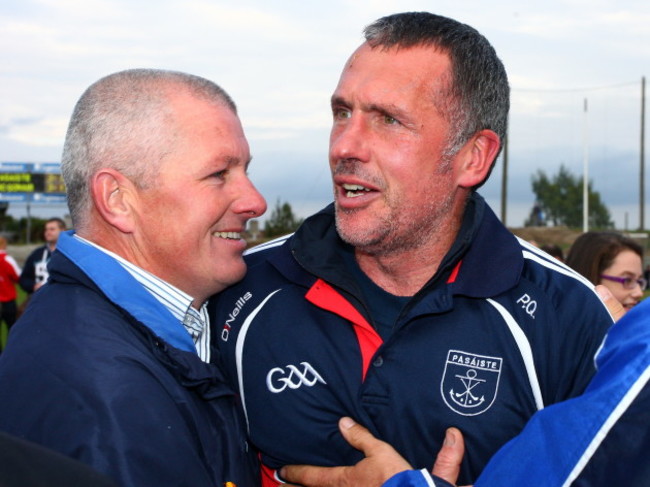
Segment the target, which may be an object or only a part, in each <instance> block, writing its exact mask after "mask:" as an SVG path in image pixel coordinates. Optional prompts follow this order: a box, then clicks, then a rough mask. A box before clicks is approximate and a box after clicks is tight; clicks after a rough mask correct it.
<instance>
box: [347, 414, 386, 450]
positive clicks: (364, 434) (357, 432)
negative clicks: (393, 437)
mask: <svg viewBox="0 0 650 487" xmlns="http://www.w3.org/2000/svg"><path fill="white" fill-rule="evenodd" d="M339 431H340V432H341V434H342V435H343V438H345V440H346V441H347V442H348V443H349V444H350V445H352V446H353V447H354V448H356V449H357V450H359V451H362V452H363V453H364V454H365V455H366V456H368V455H369V453H370V450H372V449H373V448H378V447H379V446H380V445H381V444H382V443H383V442H382V441H381V440H378V439H377V438H375V437H374V436H372V433H370V431H368V430H367V429H366V428H364V427H363V426H361V425H360V424H359V423H357V422H356V421H354V420H353V419H352V418H348V417H344V418H341V419H340V420H339Z"/></svg>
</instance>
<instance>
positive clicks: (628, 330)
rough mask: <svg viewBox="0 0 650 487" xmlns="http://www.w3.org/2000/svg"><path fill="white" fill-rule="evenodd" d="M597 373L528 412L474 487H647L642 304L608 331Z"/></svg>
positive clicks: (648, 369) (649, 395)
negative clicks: (575, 392)
mask: <svg viewBox="0 0 650 487" xmlns="http://www.w3.org/2000/svg"><path fill="white" fill-rule="evenodd" d="M597 366H598V371H597V373H596V375H595V376H594V378H593V379H592V380H591V382H590V383H589V386H588V387H587V389H586V390H585V392H584V393H583V394H582V395H580V396H578V397H576V398H573V399H570V400H567V401H564V402H560V403H557V404H555V405H552V406H549V407H547V408H545V409H543V410H541V411H539V412H538V413H536V414H535V415H534V416H533V417H532V418H531V420H530V421H529V422H528V424H527V425H526V427H525V428H524V430H523V431H522V432H521V433H520V434H519V435H518V436H517V437H515V438H514V439H513V440H511V441H510V442H509V443H507V444H506V445H505V446H504V447H502V448H501V449H500V450H499V451H498V452H497V453H496V454H495V455H494V457H493V458H492V459H491V460H490V462H489V463H488V465H487V466H486V468H485V469H484V470H483V473H482V474H481V475H480V477H479V479H478V480H477V482H476V484H475V487H495V486H501V485H569V484H570V485H575V486H588V485H603V486H606V485H642V484H643V483H644V482H647V479H648V478H649V476H650V463H649V462H648V460H647V452H648V450H649V449H650V434H648V429H647V427H646V425H647V424H649V423H650V386H649V379H650V301H649V302H647V303H642V304H640V305H638V306H637V307H636V308H634V309H633V310H632V311H630V312H628V314H627V315H626V316H624V317H623V319H621V320H620V321H619V322H618V323H616V324H615V325H614V326H612V328H611V329H610V332H609V333H608V335H607V338H606V340H605V342H604V345H603V347H602V349H601V351H600V352H599V354H598V357H597ZM612 458H616V461H612ZM531 479H537V480H536V481H535V483H534V484H533V483H531Z"/></svg>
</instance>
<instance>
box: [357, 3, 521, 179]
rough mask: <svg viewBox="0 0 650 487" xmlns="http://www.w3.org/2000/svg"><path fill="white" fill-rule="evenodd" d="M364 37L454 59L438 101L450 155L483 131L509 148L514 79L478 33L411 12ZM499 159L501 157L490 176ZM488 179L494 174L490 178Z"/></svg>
mask: <svg viewBox="0 0 650 487" xmlns="http://www.w3.org/2000/svg"><path fill="white" fill-rule="evenodd" d="M364 35H365V38H366V41H367V42H368V44H369V45H370V46H371V47H372V48H375V47H377V46H381V47H383V48H386V49H390V48H393V47H397V48H409V47H416V46H432V47H435V48H437V49H440V50H441V51H442V52H444V53H446V54H448V55H449V58H450V60H451V71H452V73H451V75H452V77H451V80H450V81H449V86H448V87H447V91H446V93H445V96H443V97H442V98H443V99H442V100H440V101H438V103H439V104H440V106H439V109H440V111H441V113H442V114H443V116H445V117H446V118H447V119H448V121H449V123H450V125H451V129H452V135H451V136H450V140H449V141H448V143H447V144H448V148H447V151H446V152H447V155H448V156H453V155H454V154H456V153H457V152H458V151H459V150H460V149H461V147H462V146H463V145H464V144H465V143H466V142H467V141H468V140H469V138H470V137H471V136H472V135H474V134H475V133H476V132H478V131H479V130H483V129H489V130H493V131H494V132H495V133H496V134H497V135H498V136H499V138H500V139H501V147H503V143H504V140H505V138H506V133H507V129H508V111H509V110H510V86H509V84H508V75H507V74H506V70H505V68H504V66H503V63H502V62H501V60H500V59H499V58H498V57H497V54H496V51H495V50H494V48H493V47H492V45H491V44H490V43H489V41H488V40H487V39H486V38H485V37H484V36H483V35H481V34H480V33H479V32H478V31H477V30H476V29H474V28H473V27H471V26H469V25H466V24H462V23H460V22H458V21H456V20H454V19H450V18H447V17H443V16H441V15H435V14H432V13H429V12H405V13H399V14H394V15H389V16H387V17H382V18H381V19H379V20H377V21H375V22H373V23H372V24H370V25H369V26H367V27H366V28H365V29H364ZM497 156H498V154H497ZM495 161H496V157H495V158H494V161H492V166H491V168H490V172H491V171H492V167H494V162H495ZM488 177H489V173H488V175H487V176H486V177H485V180H487V178H488ZM485 180H484V181H483V182H485ZM483 182H482V183H481V184H483ZM481 184H479V185H478V186H480V185H481ZM478 186H477V187H478Z"/></svg>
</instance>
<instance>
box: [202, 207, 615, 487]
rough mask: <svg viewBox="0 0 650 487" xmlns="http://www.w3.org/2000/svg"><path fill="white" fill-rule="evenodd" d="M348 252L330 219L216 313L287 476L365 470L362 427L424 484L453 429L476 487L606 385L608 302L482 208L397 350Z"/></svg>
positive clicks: (272, 251) (305, 228)
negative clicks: (513, 448)
mask: <svg viewBox="0 0 650 487" xmlns="http://www.w3.org/2000/svg"><path fill="white" fill-rule="evenodd" d="M346 252H347V253H350V252H352V249H351V248H350V247H349V246H347V245H346V244H344V243H343V242H342V241H341V240H340V238H339V237H338V235H337V233H336V229H335V226H334V215H333V208H332V207H331V206H330V207H329V208H327V209H325V210H324V211H322V212H320V213H319V214H316V215H315V216H313V217H311V218H309V219H308V220H307V221H306V222H305V223H304V224H303V225H302V226H301V227H300V229H299V230H298V231H297V232H296V234H295V235H293V236H292V237H290V238H288V239H284V240H283V239H280V240H277V241H274V242H270V243H268V244H266V245H263V246H261V247H260V248H259V249H255V250H254V251H253V252H251V253H250V255H249V256H248V257H247V259H248V260H247V262H248V264H249V272H248V274H247V276H246V278H245V279H244V281H242V282H241V283H239V284H237V285H236V286H234V287H232V288H230V289H229V290H227V291H226V292H224V293H222V294H221V295H220V296H219V297H218V299H217V301H216V302H215V303H212V304H213V311H214V313H215V315H214V317H213V320H212V323H213V325H214V326H215V327H217V328H218V329H215V331H214V335H213V336H214V337H215V340H216V342H217V344H218V345H219V347H220V348H221V350H222V355H223V360H224V366H225V370H226V373H227V374H228V376H229V378H230V380H231V382H232V384H233V385H234V386H236V387H237V388H238V390H239V393H240V395H241V400H242V404H243V406H244V411H245V414H246V419H247V425H248V428H249V431H250V436H251V439H252V441H253V443H254V444H255V445H256V446H257V447H259V449H260V450H261V451H262V460H263V462H264V464H265V465H266V466H268V467H270V468H271V469H277V468H278V467H280V466H282V465H284V464H305V463H306V464H320V465H340V464H351V463H355V462H356V461H358V460H359V459H360V453H359V452H357V451H356V450H354V449H353V448H352V447H350V446H348V445H347V444H346V442H345V441H344V440H343V439H342V437H341V436H340V435H339V433H338V428H337V421H338V419H339V418H340V417H341V416H344V415H350V416H352V417H353V418H355V420H357V421H358V422H359V423H361V424H364V425H366V426H367V427H369V429H370V430H371V431H372V432H373V433H374V434H375V435H377V436H378V437H379V438H382V439H384V440H386V441H388V442H389V443H390V444H392V445H393V446H394V447H395V448H397V450H398V451H399V452H400V453H401V454H402V455H404V456H405V457H406V458H407V460H408V461H409V462H410V463H411V464H412V465H413V466H414V467H416V468H427V469H429V468H431V466H432V465H433V461H434V458H435V454H436V453H437V452H438V450H439V448H440V444H441V441H442V439H443V438H444V431H445V428H446V427H448V426H456V427H458V428H459V429H460V430H461V431H462V432H463V433H464V435H465V439H466V442H467V450H468V454H467V455H466V457H465V460H464V462H463V466H462V472H461V476H460V479H459V484H467V483H472V482H473V481H474V480H476V477H477V476H478V474H479V473H480V472H481V470H482V469H483V467H484V466H485V464H486V463H487V461H488V459H489V458H490V457H491V456H492V455H493V454H494V453H495V452H496V451H497V450H498V449H499V447H500V446H502V445H503V444H504V443H506V442H507V441H508V440H509V439H511V438H512V437H514V436H515V435H516V434H517V433H519V432H520V431H521V429H522V428H523V427H524V425H525V423H526V421H527V420H528V419H529V418H530V417H531V416H532V415H533V414H534V413H535V412H536V411H537V410H539V409H541V408H542V407H544V406H545V405H548V404H552V403H555V402H558V401H562V400H564V399H567V398H569V397H573V396H576V395H578V394H580V393H581V392H582V391H583V390H584V388H585V387H586V385H587V383H588V382H589V379H590V378H591V377H592V375H593V373H594V364H593V357H594V355H595V352H596V350H597V349H598V347H599V345H600V344H601V342H602V339H603V336H604V335H605V332H606V330H607V329H608V328H609V326H610V325H611V323H612V319H611V316H610V315H609V313H608V312H607V310H606V309H605V307H604V306H603V305H602V303H601V302H600V300H599V299H598V297H597V295H596V294H595V292H594V291H593V286H591V285H590V284H589V283H588V282H587V281H586V280H585V279H584V278H582V277H581V276H579V275H578V274H576V273H575V272H573V271H572V270H570V269H569V268H567V267H566V266H564V265H563V264H561V263H559V262H558V261H557V260H555V259H553V258H551V257H550V256H548V255H546V254H544V253H543V252H541V251H539V250H538V249H536V248H535V247H533V246H531V245H529V244H527V243H526V242H523V241H521V240H519V239H517V238H516V237H515V236H513V235H512V234H511V233H510V232H508V231H507V229H506V228H505V227H504V226H503V225H502V224H501V223H500V222H499V221H498V219H497V218H496V216H495V215H494V214H493V213H492V211H491V210H490V209H489V208H488V207H487V205H486V204H485V202H484V200H483V199H482V198H481V197H480V196H479V195H477V194H475V195H473V197H472V198H471V200H470V201H469V203H468V206H467V210H466V212H465V218H464V221H463V225H462V228H461V231H460V233H459V235H458V237H457V239H456V242H455V243H454V244H453V246H452V248H451V249H450V251H449V252H448V254H447V256H446V257H445V259H444V260H443V262H442V264H441V265H440V268H439V270H438V271H437V272H436V274H435V275H434V276H433V277H432V278H431V280H430V281H429V282H428V283H427V284H426V285H425V286H424V287H423V289H422V290H420V291H419V292H418V293H417V294H416V295H415V296H413V298H412V299H411V300H410V301H409V303H408V304H407V305H406V307H405V308H404V310H403V311H402V313H401V315H400V316H399V318H398V319H397V321H396V322H395V323H394V326H393V332H392V334H391V335H390V337H389V338H388V339H387V341H386V342H385V343H384V342H383V341H382V339H381V338H380V336H379V335H378V334H377V332H376V331H375V329H374V327H373V317H372V316H370V311H369V307H368V306H367V304H366V303H365V302H364V297H363V293H362V291H361V290H360V289H359V287H358V285H357V283H356V281H355V277H354V276H355V274H354V272H353V271H351V270H350V268H349V266H348V265H347V264H346V262H349V261H348V260H346V258H345V256H344V254H345V253H346ZM268 485H271V483H269V484H268Z"/></svg>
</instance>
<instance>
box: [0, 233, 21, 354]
mask: <svg viewBox="0 0 650 487" xmlns="http://www.w3.org/2000/svg"><path fill="white" fill-rule="evenodd" d="M19 277H20V267H19V266H18V264H17V263H16V260H15V259H14V258H13V257H12V256H11V255H9V254H7V239H6V238H4V237H0V319H1V320H2V321H4V322H5V323H6V325H7V332H8V331H9V330H10V329H11V327H12V325H13V324H14V323H15V322H16V284H17V283H18V278H19ZM1 346H2V344H1V343H0V347H1Z"/></svg>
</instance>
